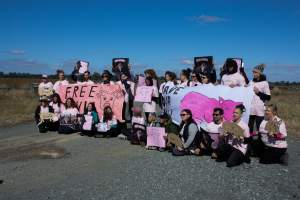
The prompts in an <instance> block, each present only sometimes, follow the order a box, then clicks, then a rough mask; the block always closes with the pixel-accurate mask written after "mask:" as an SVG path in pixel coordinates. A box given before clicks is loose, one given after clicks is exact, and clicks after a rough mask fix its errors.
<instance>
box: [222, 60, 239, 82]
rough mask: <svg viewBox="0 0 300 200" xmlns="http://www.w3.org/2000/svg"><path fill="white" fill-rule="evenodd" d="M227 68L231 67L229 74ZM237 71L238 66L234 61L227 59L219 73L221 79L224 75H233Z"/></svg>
mask: <svg viewBox="0 0 300 200" xmlns="http://www.w3.org/2000/svg"><path fill="white" fill-rule="evenodd" d="M229 67H233V70H232V71H231V72H229V70H228V69H229ZM237 71H238V65H237V63H236V62H235V60H233V59H227V60H226V62H225V64H224V66H223V69H222V71H221V74H220V75H221V78H222V76H223V75H224V74H234V73H236V72H237Z"/></svg>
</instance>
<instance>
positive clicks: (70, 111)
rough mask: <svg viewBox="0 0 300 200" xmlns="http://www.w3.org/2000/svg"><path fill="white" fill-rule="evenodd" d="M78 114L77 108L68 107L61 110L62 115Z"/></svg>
mask: <svg viewBox="0 0 300 200" xmlns="http://www.w3.org/2000/svg"><path fill="white" fill-rule="evenodd" d="M77 114H79V111H78V109H77V108H67V109H64V110H63V111H62V112H61V116H68V115H71V116H76V115H77Z"/></svg>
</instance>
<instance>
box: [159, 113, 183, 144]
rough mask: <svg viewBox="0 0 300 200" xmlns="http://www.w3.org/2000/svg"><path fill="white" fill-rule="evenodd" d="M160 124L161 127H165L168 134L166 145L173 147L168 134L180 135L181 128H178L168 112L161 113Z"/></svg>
mask: <svg viewBox="0 0 300 200" xmlns="http://www.w3.org/2000/svg"><path fill="white" fill-rule="evenodd" d="M159 124H160V127H164V128H165V132H166V134H167V136H166V137H165V140H166V147H167V148H171V146H172V145H171V144H170V143H169V141H168V135H169V134H175V135H179V130H178V128H179V127H178V126H177V125H176V124H174V123H173V122H172V120H171V117H170V116H169V115H168V114H167V113H162V114H160V115H159Z"/></svg>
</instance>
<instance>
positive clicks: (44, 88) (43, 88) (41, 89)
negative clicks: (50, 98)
mask: <svg viewBox="0 0 300 200" xmlns="http://www.w3.org/2000/svg"><path fill="white" fill-rule="evenodd" d="M52 90H53V84H52V83H51V82H50V81H48V82H47V83H44V82H41V83H40V84H39V95H40V96H43V95H44V94H43V92H44V91H52ZM46 96H47V95H46Z"/></svg>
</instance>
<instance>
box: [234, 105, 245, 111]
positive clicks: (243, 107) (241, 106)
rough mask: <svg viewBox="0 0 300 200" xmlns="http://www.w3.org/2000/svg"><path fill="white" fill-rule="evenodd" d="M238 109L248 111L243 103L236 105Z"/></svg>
mask: <svg viewBox="0 0 300 200" xmlns="http://www.w3.org/2000/svg"><path fill="white" fill-rule="evenodd" d="M235 108H236V109H239V110H240V111H241V112H242V113H244V112H246V108H245V106H244V105H243V104H239V105H237V106H235Z"/></svg>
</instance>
